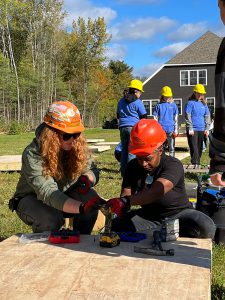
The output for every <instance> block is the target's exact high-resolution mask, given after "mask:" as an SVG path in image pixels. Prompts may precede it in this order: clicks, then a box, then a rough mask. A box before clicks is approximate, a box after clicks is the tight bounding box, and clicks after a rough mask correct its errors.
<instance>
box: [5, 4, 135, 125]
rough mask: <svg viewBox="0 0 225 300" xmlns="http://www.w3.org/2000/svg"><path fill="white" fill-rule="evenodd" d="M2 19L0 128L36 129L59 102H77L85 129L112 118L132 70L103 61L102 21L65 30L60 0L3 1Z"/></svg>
mask: <svg viewBox="0 0 225 300" xmlns="http://www.w3.org/2000/svg"><path fill="white" fill-rule="evenodd" d="M0 16H1V17H0V125H1V129H2V128H9V126H11V125H12V124H14V126H15V124H17V125H21V124H22V125H23V126H24V127H25V128H26V129H27V130H32V129H34V128H35V127H36V126H37V125H38V124H39V123H40V122H41V121H42V119H43V115H44V112H45V111H46V109H47V107H48V106H49V104H50V103H51V102H53V101H57V100H70V101H71V102H73V103H75V104H76V105H77V106H78V108H79V110H80V112H81V115H82V118H83V121H84V124H85V126H87V127H99V126H101V125H102V123H103V121H104V120H107V119H110V118H113V117H115V115H116V104H117V101H118V98H120V97H121V96H122V92H123V89H124V88H125V87H126V86H127V85H128V83H129V81H130V80H131V79H132V71H133V69H132V67H130V66H128V65H127V64H126V63H124V62H123V61H112V60H111V61H108V60H107V57H106V51H107V46H108V44H109V42H110V40H111V36H110V35H109V34H108V33H107V26H106V23H105V21H104V18H100V17H99V18H97V19H90V18H89V19H88V20H84V19H83V18H81V17H80V18H78V20H76V21H75V20H74V21H73V23H72V24H71V28H70V30H67V29H66V28H65V26H64V25H63V24H64V19H65V17H66V12H65V11H64V10H63V1H62V0H17V1H15V0H1V1H0Z"/></svg>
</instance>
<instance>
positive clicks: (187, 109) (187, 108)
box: [185, 101, 192, 114]
mask: <svg viewBox="0 0 225 300" xmlns="http://www.w3.org/2000/svg"><path fill="white" fill-rule="evenodd" d="M191 111H192V105H191V103H190V101H189V102H188V103H187V105H186V107H185V112H186V113H187V114H191Z"/></svg>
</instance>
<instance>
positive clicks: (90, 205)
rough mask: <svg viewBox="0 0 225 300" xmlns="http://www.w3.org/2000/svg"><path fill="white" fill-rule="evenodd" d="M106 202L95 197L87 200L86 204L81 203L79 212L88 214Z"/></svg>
mask: <svg viewBox="0 0 225 300" xmlns="http://www.w3.org/2000/svg"><path fill="white" fill-rule="evenodd" d="M105 203H106V201H105V200H104V199H102V198H100V197H99V196H95V197H93V198H91V199H89V200H88V201H87V202H86V203H81V205H80V208H79V211H80V214H90V213H92V212H94V211H96V210H98V209H100V207H101V205H103V204H105Z"/></svg>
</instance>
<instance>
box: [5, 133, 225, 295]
mask: <svg viewBox="0 0 225 300" xmlns="http://www.w3.org/2000/svg"><path fill="white" fill-rule="evenodd" d="M85 135H86V137H87V138H104V139H105V141H119V139H120V138H119V131H118V130H117V129H115V130H114V129H110V130H108V129H88V130H86V131H85ZM33 137H34V133H26V134H22V135H11V136H8V135H0V145H1V147H0V155H9V154H21V153H22V151H23V149H24V148H25V146H26V145H28V144H29V143H30V141H31V140H32V138H33ZM113 151H114V147H112V149H111V150H109V151H106V152H103V153H101V154H97V155H96V162H97V165H98V168H99V170H100V180H99V183H98V185H97V186H96V191H97V192H98V193H99V194H100V195H101V196H103V197H104V198H107V199H108V198H112V197H115V196H118V195H119V194H120V185H121V177H120V174H119V163H118V162H117V161H116V160H115V158H114V156H113ZM201 162H202V164H208V163H209V158H208V153H207V152H206V153H203V156H202V160H201ZM188 163H190V158H186V159H185V160H184V164H188ZM197 176H198V174H194V173H193V174H192V173H188V174H186V179H187V180H192V181H193V180H196V179H197ZM18 178H19V173H0V238H7V237H9V236H11V235H13V234H15V233H21V232H31V230H30V228H29V227H28V226H26V225H24V223H22V222H21V221H20V219H19V218H18V217H17V215H16V213H15V212H13V213H12V212H10V211H9V209H8V200H9V199H10V197H11V196H12V195H13V193H14V191H15V187H16V184H17V181H18ZM223 299H225V246H224V245H213V266H212V300H223ZM196 300H198V299H196Z"/></svg>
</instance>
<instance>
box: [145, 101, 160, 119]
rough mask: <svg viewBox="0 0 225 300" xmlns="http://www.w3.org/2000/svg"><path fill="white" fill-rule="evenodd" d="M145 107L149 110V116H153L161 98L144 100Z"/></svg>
mask: <svg viewBox="0 0 225 300" xmlns="http://www.w3.org/2000/svg"><path fill="white" fill-rule="evenodd" d="M142 102H143V104H144V106H145V109H146V111H147V116H152V114H153V112H154V109H155V106H156V104H157V103H159V99H154V100H142Z"/></svg>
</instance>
